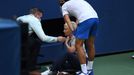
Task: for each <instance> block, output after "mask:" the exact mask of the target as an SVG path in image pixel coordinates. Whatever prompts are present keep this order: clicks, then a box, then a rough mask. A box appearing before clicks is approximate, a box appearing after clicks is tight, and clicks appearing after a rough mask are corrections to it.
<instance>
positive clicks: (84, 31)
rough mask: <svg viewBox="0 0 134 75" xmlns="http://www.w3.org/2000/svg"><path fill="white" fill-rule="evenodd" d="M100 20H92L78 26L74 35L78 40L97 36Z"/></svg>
mask: <svg viewBox="0 0 134 75" xmlns="http://www.w3.org/2000/svg"><path fill="white" fill-rule="evenodd" d="M98 22H99V20H98V18H91V19H88V20H85V21H84V22H82V23H79V24H78V27H77V29H76V30H75V31H74V35H75V37H76V38H78V39H88V38H89V37H90V36H96V32H97V27H98Z"/></svg>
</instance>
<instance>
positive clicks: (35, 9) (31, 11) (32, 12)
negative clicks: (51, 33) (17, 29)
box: [30, 8, 43, 14]
mask: <svg viewBox="0 0 134 75" xmlns="http://www.w3.org/2000/svg"><path fill="white" fill-rule="evenodd" d="M36 12H41V13H43V10H41V9H39V8H31V9H30V14H35V13H36Z"/></svg>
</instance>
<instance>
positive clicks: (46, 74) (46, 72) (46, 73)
mask: <svg viewBox="0 0 134 75" xmlns="http://www.w3.org/2000/svg"><path fill="white" fill-rule="evenodd" d="M49 72H50V70H46V71H44V72H42V73H41V75H48V74H49Z"/></svg>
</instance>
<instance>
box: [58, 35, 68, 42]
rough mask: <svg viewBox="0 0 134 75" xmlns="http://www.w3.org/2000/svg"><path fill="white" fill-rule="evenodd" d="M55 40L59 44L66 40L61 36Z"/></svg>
mask: <svg viewBox="0 0 134 75" xmlns="http://www.w3.org/2000/svg"><path fill="white" fill-rule="evenodd" d="M57 40H58V41H59V42H64V41H65V40H66V39H65V37H63V36H58V37H57Z"/></svg>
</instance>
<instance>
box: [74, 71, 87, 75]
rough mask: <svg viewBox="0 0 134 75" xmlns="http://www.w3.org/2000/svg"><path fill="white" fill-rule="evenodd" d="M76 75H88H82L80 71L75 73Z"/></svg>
mask: <svg viewBox="0 0 134 75" xmlns="http://www.w3.org/2000/svg"><path fill="white" fill-rule="evenodd" d="M76 75H88V74H87V73H83V72H81V71H78V72H76Z"/></svg>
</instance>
